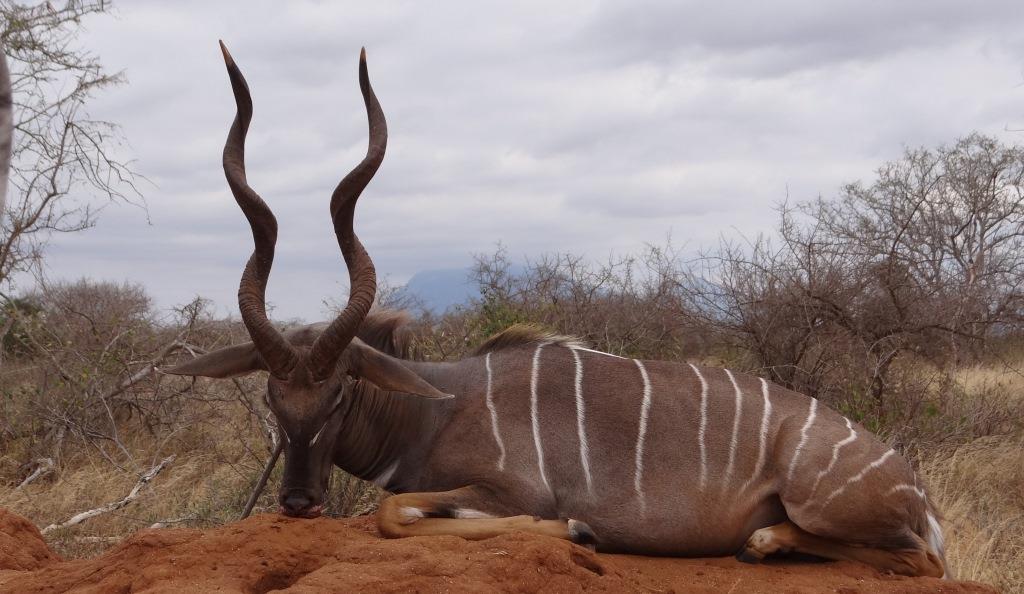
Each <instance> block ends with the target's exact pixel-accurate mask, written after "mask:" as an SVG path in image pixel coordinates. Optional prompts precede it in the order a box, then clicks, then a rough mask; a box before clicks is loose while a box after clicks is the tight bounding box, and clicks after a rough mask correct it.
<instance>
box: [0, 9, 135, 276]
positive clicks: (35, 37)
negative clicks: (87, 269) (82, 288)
mask: <svg viewBox="0 0 1024 594" xmlns="http://www.w3.org/2000/svg"><path fill="white" fill-rule="evenodd" d="M109 10H110V3H109V2H105V1H103V0H100V1H98V2H97V1H94V2H88V1H81V0H68V1H66V2H65V3H63V4H62V5H57V4H56V3H54V2H45V3H42V4H38V5H26V4H22V3H18V2H12V1H9V0H0V27H2V30H0V46H2V47H3V48H4V51H5V52H6V53H7V56H8V59H9V65H10V74H11V88H12V95H13V104H14V146H13V151H12V162H11V172H10V191H9V194H8V204H7V208H6V213H5V216H2V217H0V220H2V223H0V290H4V289H6V288H9V286H10V283H11V281H12V275H13V274H14V273H17V272H25V271H32V270H33V269H37V265H38V263H39V262H40V259H41V257H42V253H43V248H44V247H45V245H46V243H47V241H48V239H49V238H50V237H51V236H52V235H53V234H54V233H68V232H75V231H81V230H84V229H87V228H89V227H91V226H92V225H94V224H95V222H96V204H97V203H96V200H97V199H99V200H121V201H128V202H132V203H136V204H140V203H141V196H140V195H139V193H138V192H137V190H136V187H135V181H136V179H137V177H136V174H135V173H134V172H133V171H132V169H131V168H130V165H129V164H128V162H126V161H125V160H122V159H121V158H120V157H119V156H118V154H117V153H118V150H119V147H120V145H121V143H122V136H121V134H120V131H119V129H118V127H117V126H116V125H115V124H113V123H111V122H106V121H102V120H97V119H93V118H91V117H90V116H89V113H88V110H87V106H88V103H89V100H90V99H91V98H92V97H93V96H94V94H95V93H96V92H98V91H100V90H103V89H107V88H110V87H113V86H116V85H119V84H122V83H123V82H124V78H123V77H122V75H121V74H119V73H113V74H112V73H109V72H107V71H105V70H104V68H103V66H102V64H101V63H100V62H99V59H98V58H97V57H96V56H94V55H93V54H91V53H90V52H89V51H87V50H85V49H83V48H81V47H80V46H79V45H78V43H77V37H78V34H79V32H80V30H81V27H82V23H83V20H84V19H85V18H87V17H89V16H92V15H97V14H103V13H107V12H109Z"/></svg>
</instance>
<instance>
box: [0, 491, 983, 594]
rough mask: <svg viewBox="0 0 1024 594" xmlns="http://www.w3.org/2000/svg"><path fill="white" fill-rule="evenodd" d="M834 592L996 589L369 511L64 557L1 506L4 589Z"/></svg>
mask: <svg viewBox="0 0 1024 594" xmlns="http://www.w3.org/2000/svg"><path fill="white" fill-rule="evenodd" d="M277 589H285V590H287V591H289V592H488V591H515V592H581V591H589V592H652V591H653V592H699V593H711V592H737V593H738V592H752V593H754V592H765V593H769V592H770V593H772V594H774V593H776V592H787V593H796V594H800V593H805V592H838V593H841V594H858V593H869V592H870V593H876V592H892V593H895V592H899V593H914V592H920V593H922V594H923V593H925V592H928V593H934V592H944V593H950V594H952V593H966V592H976V593H986V594H989V593H992V592H995V590H994V589H993V588H991V587H988V586H983V585H981V584H976V583H966V582H947V581H941V580H935V579H932V578H904V577H898V576H892V575H884V574H881V573H879V572H878V571H875V570H874V569H871V568H869V567H866V566H863V565H858V564H854V563H824V562H821V563H809V562H795V561H772V562H769V563H765V564H762V565H745V564H742V563H738V562H736V561H734V560H733V559H731V558H725V559H668V558H649V557H634V556H628V555H600V554H595V553H592V552H590V551H589V550H587V549H584V548H581V547H578V546H576V545H573V544H570V543H568V542H565V541H561V540H556V539H553V538H548V537H542V536H535V535H529V534H524V533H516V534H510V535H506V536H501V537H498V538H492V539H490V540H485V541H479V542H470V541H465V540H462V539H461V538H457V537H448V536H444V537H420V538H407V539H401V540H384V539H382V538H381V537H380V535H379V534H378V533H377V530H376V528H375V526H374V523H373V520H372V518H353V519H348V520H332V519H325V518H321V519H316V520H294V519H288V518H284V517H280V516H276V515H262V516H255V517H252V518H249V519H247V520H244V521H242V522H237V523H234V524H229V525H227V526H222V527H220V528H214V529H211V530H193V529H163V530H143V531H140V532H138V533H136V534H134V535H132V536H131V537H129V538H128V539H127V540H125V541H124V542H123V543H121V544H120V545H118V546H116V547H114V548H113V549H111V550H110V551H108V552H107V553H105V554H103V555H101V556H99V557H96V558H94V559H81V560H76V561H60V560H59V559H58V558H57V556H56V555H54V554H53V553H52V552H50V551H49V549H48V548H46V545H45V544H44V543H43V540H42V538H41V536H40V535H39V531H38V530H36V528H35V527H34V526H32V525H31V524H30V523H29V522H27V521H26V520H24V519H23V518H20V517H18V516H15V515H13V514H10V513H6V512H4V511H3V510H0V591H2V592H64V591H67V590H75V591H80V592H136V591H149V592H180V591H192V592H195V591H204V592H205V591H219V592H268V591H271V590H277Z"/></svg>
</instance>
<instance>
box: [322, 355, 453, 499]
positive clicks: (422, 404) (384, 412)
mask: <svg viewBox="0 0 1024 594" xmlns="http://www.w3.org/2000/svg"><path fill="white" fill-rule="evenodd" d="M402 363H403V364H404V365H406V366H407V367H409V368H410V369H412V370H413V371H415V372H416V373H417V374H419V375H420V377H422V378H423V379H425V380H426V381H427V382H429V383H431V384H433V385H434V386H435V387H437V388H438V389H441V390H445V385H444V383H443V382H444V376H445V373H444V368H446V367H447V366H448V365H449V364H447V363H427V362H408V361H402ZM437 382H442V383H440V384H439V383H437ZM450 411H451V406H449V404H448V401H444V400H431V399H427V398H422V397H419V396H413V395H410V394H397V393H389V392H384V391H381V390H376V389H371V390H364V391H359V392H357V393H356V394H354V396H353V398H352V401H351V405H350V407H349V408H348V410H347V411H346V413H345V420H344V422H343V425H342V428H341V431H340V434H339V435H338V438H337V441H336V442H335V448H334V463H335V464H336V465H337V466H338V467H340V468H342V469H344V470H345V471H346V472H348V473H350V474H352V475H355V476H357V477H359V478H361V479H363V480H367V481H371V482H373V483H375V484H377V486H379V487H381V488H382V489H385V490H388V491H392V492H405V491H408V490H411V489H413V488H414V486H415V483H416V481H417V480H418V478H419V476H418V469H419V468H420V467H421V466H422V464H421V462H422V461H423V460H424V459H425V458H426V456H427V455H428V454H429V453H430V451H431V446H432V443H433V441H434V436H435V435H436V434H437V432H438V430H439V429H440V428H441V427H442V426H443V425H444V423H445V421H446V420H447V419H448V417H449V416H450Z"/></svg>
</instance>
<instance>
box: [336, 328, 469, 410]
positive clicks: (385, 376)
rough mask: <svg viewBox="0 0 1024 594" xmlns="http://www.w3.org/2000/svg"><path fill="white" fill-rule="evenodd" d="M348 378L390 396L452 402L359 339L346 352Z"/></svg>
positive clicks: (408, 370) (399, 364) (446, 395)
mask: <svg viewBox="0 0 1024 594" xmlns="http://www.w3.org/2000/svg"><path fill="white" fill-rule="evenodd" d="M345 356H346V358H347V363H348V372H349V374H350V375H353V376H356V377H360V378H362V379H365V380H367V381H370V382H373V383H374V384H376V385H377V386H379V387H380V388H382V389H384V390H388V391H391V392H405V393H407V394H415V395H416V396H422V397H424V398H430V399H433V400H447V399H449V398H454V397H455V396H453V395H451V394H445V393H444V392H442V391H440V390H438V389H437V388H435V387H434V386H431V385H430V384H429V383H427V380H425V379H423V378H422V377H420V376H419V375H417V374H416V373H415V372H413V371H412V370H411V369H409V368H408V367H406V366H405V365H402V362H401V361H400V360H398V359H395V358H394V357H391V356H389V355H385V354H384V353H382V352H380V351H378V350H377V349H375V348H373V347H371V346H368V345H367V344H366V343H364V342H363V341H361V340H359V339H358V338H354V339H352V342H351V343H350V344H349V346H348V348H346V349H345Z"/></svg>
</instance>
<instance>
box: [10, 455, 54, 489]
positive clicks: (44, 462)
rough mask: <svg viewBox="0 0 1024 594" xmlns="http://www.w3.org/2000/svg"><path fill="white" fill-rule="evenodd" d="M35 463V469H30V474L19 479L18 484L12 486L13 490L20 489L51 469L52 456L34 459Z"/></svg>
mask: <svg viewBox="0 0 1024 594" xmlns="http://www.w3.org/2000/svg"><path fill="white" fill-rule="evenodd" d="M35 464H36V469H35V470H33V471H32V474H30V475H28V476H27V477H25V480H23V481H21V484H20V485H18V486H17V487H15V488H14V490H15V491H20V490H21V489H22V488H23V487H25V486H26V485H28V484H29V483H31V482H32V481H34V480H36V479H37V478H39V477H41V476H44V475H46V474H49V473H50V472H52V471H53V458H39V459H38V460H36V461H35Z"/></svg>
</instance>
